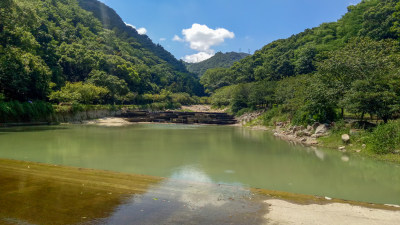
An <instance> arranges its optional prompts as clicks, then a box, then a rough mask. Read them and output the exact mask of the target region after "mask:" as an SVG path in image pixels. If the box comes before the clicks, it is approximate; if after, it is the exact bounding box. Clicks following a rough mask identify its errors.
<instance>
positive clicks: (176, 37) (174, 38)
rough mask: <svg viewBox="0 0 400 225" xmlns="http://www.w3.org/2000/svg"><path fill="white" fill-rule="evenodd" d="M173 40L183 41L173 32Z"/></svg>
mask: <svg viewBox="0 0 400 225" xmlns="http://www.w3.org/2000/svg"><path fill="white" fill-rule="evenodd" d="M172 40H173V41H179V42H184V41H185V40H183V39H182V38H181V37H179V36H178V35H176V34H175V36H174V37H173V38H172Z"/></svg>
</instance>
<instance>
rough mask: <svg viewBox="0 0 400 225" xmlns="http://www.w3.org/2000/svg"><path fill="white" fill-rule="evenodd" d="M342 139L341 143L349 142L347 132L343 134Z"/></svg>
mask: <svg viewBox="0 0 400 225" xmlns="http://www.w3.org/2000/svg"><path fill="white" fill-rule="evenodd" d="M342 141H343V143H345V144H348V143H349V142H350V136H349V135H348V134H343V135H342Z"/></svg>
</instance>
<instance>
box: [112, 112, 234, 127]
mask: <svg viewBox="0 0 400 225" xmlns="http://www.w3.org/2000/svg"><path fill="white" fill-rule="evenodd" d="M119 117H122V118H125V119H126V120H128V121H129V122H158V123H185V124H194V123H200V124H218V125H227V124H235V123H236V120H235V118H234V116H232V115H229V114H227V113H208V112H174V111H163V112H149V111H133V110H132V111H126V112H123V113H122V114H121V115H120V116H119Z"/></svg>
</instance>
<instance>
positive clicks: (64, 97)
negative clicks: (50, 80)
mask: <svg viewBox="0 0 400 225" xmlns="http://www.w3.org/2000/svg"><path fill="white" fill-rule="evenodd" d="M108 93H109V91H108V90H107V89H106V88H103V87H97V86H95V85H93V84H84V83H82V82H76V83H70V82H67V83H66V85H65V86H64V87H62V88H61V90H60V91H55V92H53V93H51V94H50V96H49V98H50V100H52V101H56V102H60V103H61V102H70V103H74V102H75V103H83V104H94V103H101V102H102V99H104V97H105V96H106V95H107V94H108Z"/></svg>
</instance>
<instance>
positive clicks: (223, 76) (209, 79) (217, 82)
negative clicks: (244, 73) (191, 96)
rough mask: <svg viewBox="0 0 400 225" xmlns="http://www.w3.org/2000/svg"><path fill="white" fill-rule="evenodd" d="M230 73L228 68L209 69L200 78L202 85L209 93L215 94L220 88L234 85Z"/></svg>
mask: <svg viewBox="0 0 400 225" xmlns="http://www.w3.org/2000/svg"><path fill="white" fill-rule="evenodd" d="M230 72H231V71H230V70H229V69H226V68H214V69H208V70H207V71H206V72H205V73H204V75H203V76H202V77H201V78H200V83H201V84H202V85H203V86H204V88H205V89H206V92H207V93H214V91H215V90H217V89H218V88H221V87H225V86H229V85H231V84H232V79H231V76H230V75H231V73H230Z"/></svg>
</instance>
